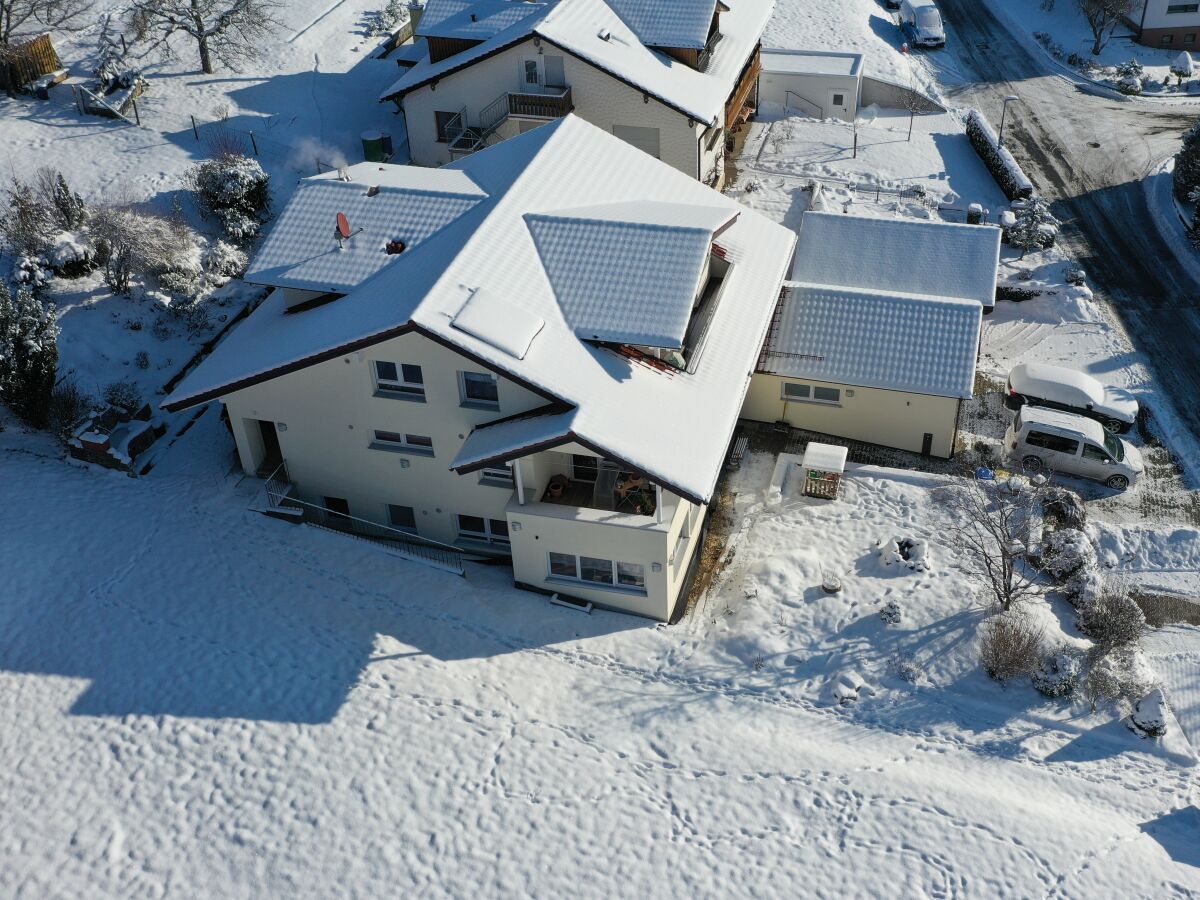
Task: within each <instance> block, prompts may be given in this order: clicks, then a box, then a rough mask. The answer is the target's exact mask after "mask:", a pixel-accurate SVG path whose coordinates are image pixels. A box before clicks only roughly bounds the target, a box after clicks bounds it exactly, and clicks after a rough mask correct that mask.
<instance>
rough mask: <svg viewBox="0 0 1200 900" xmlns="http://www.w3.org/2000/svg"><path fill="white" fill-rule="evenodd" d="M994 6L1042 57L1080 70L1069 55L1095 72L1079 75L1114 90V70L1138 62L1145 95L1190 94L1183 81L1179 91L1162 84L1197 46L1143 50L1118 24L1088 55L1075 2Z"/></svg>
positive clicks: (1172, 81)
mask: <svg viewBox="0 0 1200 900" xmlns="http://www.w3.org/2000/svg"><path fill="white" fill-rule="evenodd" d="M992 6H993V8H994V9H995V10H996V12H997V13H998V14H999V15H1000V16H1001V17H1002V18H1003V19H1004V21H1005V23H1006V24H1007V25H1008V26H1009V27H1010V28H1012V29H1014V30H1015V31H1017V32H1018V33H1019V34H1024V35H1025V36H1026V38H1027V39H1028V41H1029V42H1030V43H1036V44H1039V45H1040V46H1041V48H1042V50H1043V52H1045V53H1047V54H1048V55H1050V56H1051V57H1053V58H1054V59H1056V60H1058V61H1059V62H1061V63H1062V64H1063V65H1066V66H1070V67H1071V68H1074V69H1076V70H1079V66H1078V65H1077V64H1076V63H1074V62H1073V61H1072V59H1071V57H1072V56H1075V57H1077V58H1078V59H1082V60H1086V61H1089V62H1094V63H1095V64H1096V66H1097V67H1098V68H1097V69H1095V70H1093V71H1086V70H1083V71H1081V74H1083V75H1085V76H1087V77H1089V78H1092V79H1094V80H1097V81H1101V82H1105V83H1107V84H1108V85H1109V86H1111V87H1114V88H1115V87H1116V85H1117V83H1118V82H1119V81H1120V76H1119V75H1118V73H1117V72H1116V69H1115V67H1116V66H1117V65H1119V64H1120V63H1127V62H1129V61H1130V60H1137V61H1138V62H1139V63H1141V65H1142V67H1143V70H1144V76H1145V82H1144V86H1143V89H1142V90H1143V93H1144V94H1153V95H1160V96H1161V95H1175V96H1180V95H1187V94H1188V93H1189V90H1188V82H1187V81H1184V83H1183V87H1182V88H1180V87H1179V86H1178V80H1177V79H1176V78H1175V77H1174V76H1171V77H1170V78H1169V83H1167V84H1164V80H1166V79H1167V76H1168V75H1170V68H1171V64H1172V63H1173V62H1174V61H1175V59H1176V58H1177V57H1178V56H1179V53H1180V51H1181V50H1193V51H1194V50H1195V45H1192V46H1191V47H1184V46H1182V45H1179V46H1176V47H1174V48H1172V49H1170V50H1160V49H1157V48H1155V47H1144V46H1142V45H1141V44H1138V43H1135V42H1134V40H1133V32H1131V31H1130V30H1129V29H1128V28H1126V27H1124V26H1121V25H1118V26H1117V29H1116V31H1115V33H1114V34H1113V36H1112V38H1111V40H1109V41H1108V43H1107V44H1106V45H1105V47H1104V49H1103V50H1102V51H1101V52H1100V55H1099V56H1098V57H1097V56H1092V43H1093V39H1092V32H1091V29H1090V28H1089V27H1088V24H1087V22H1086V20H1085V19H1084V18H1083V13H1081V12H1080V11H1079V7H1078V6H1077V5H1076V3H1075V2H1074V0H1057V2H1054V3H1050V4H1049V7H1050V8H1049V9H1047V8H1046V7H1047V4H1046V3H1044V2H1043V0H992ZM1039 35H1040V37H1039Z"/></svg>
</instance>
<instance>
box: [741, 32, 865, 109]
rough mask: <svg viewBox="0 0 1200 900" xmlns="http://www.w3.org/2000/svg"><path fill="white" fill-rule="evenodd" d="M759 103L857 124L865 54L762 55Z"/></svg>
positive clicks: (802, 52)
mask: <svg viewBox="0 0 1200 900" xmlns="http://www.w3.org/2000/svg"><path fill="white" fill-rule="evenodd" d="M761 58H762V74H761V75H759V76H758V101H759V103H760V104H763V103H771V104H775V105H778V106H780V107H782V108H783V109H785V110H790V111H793V112H798V113H799V114H801V115H804V116H810V117H812V118H815V119H842V120H844V121H846V122H853V121H854V117H855V116H857V115H858V103H859V98H860V97H861V95H862V79H863V58H862V54H861V53H835V52H832V51H821V50H767V49H764V50H763V51H762V56H761Z"/></svg>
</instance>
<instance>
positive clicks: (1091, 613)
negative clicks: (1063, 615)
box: [1077, 584, 1146, 651]
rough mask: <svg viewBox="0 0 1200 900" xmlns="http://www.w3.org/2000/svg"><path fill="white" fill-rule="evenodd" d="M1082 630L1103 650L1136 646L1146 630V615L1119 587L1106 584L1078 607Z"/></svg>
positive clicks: (1079, 622)
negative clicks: (1098, 594)
mask: <svg viewBox="0 0 1200 900" xmlns="http://www.w3.org/2000/svg"><path fill="white" fill-rule="evenodd" d="M1077 623H1078V625H1079V630H1080V631H1082V632H1083V633H1084V634H1086V635H1087V636H1088V637H1090V638H1091V639H1092V640H1094V641H1095V642H1096V646H1097V647H1099V648H1100V649H1101V650H1105V651H1107V650H1111V649H1114V648H1116V647H1136V646H1138V645H1139V644H1140V643H1141V640H1142V636H1143V635H1144V634H1145V633H1146V614H1145V613H1143V612H1142V608H1141V607H1140V606H1138V605H1137V602H1136V601H1135V600H1134V599H1133V598H1132V597H1130V596H1129V594H1127V593H1126V592H1125V591H1124V590H1122V589H1121V588H1120V587H1117V586H1113V585H1111V584H1110V585H1106V586H1105V588H1104V589H1103V590H1102V591H1101V592H1100V596H1099V597H1097V598H1096V599H1095V600H1093V601H1092V602H1091V603H1087V604H1083V605H1081V606H1079V608H1078V614H1077Z"/></svg>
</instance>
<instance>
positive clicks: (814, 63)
mask: <svg viewBox="0 0 1200 900" xmlns="http://www.w3.org/2000/svg"><path fill="white" fill-rule="evenodd" d="M862 62H863V58H862V54H861V53H830V52H826V51H823V50H769V49H767V48H766V47H764V48H763V51H762V65H763V71H764V72H769V73H772V74H779V75H849V76H853V77H855V78H857V77H858V76H859V75H861V74H862Z"/></svg>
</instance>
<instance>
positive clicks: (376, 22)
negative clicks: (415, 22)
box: [367, 0, 408, 37]
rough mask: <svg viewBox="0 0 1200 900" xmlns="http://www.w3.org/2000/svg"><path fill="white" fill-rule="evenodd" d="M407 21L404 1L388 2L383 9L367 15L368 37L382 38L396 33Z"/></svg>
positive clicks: (406, 5)
mask: <svg viewBox="0 0 1200 900" xmlns="http://www.w3.org/2000/svg"><path fill="white" fill-rule="evenodd" d="M407 21H408V3H407V2H406V0H388V2H387V5H386V6H384V8H383V9H380V10H376V11H375V12H370V13H367V35H368V37H383V36H385V35H390V34H392V33H393V32H395V31H396V29H398V28H399V27H400V26H401V25H403V24H404V23H405V22H407Z"/></svg>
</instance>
